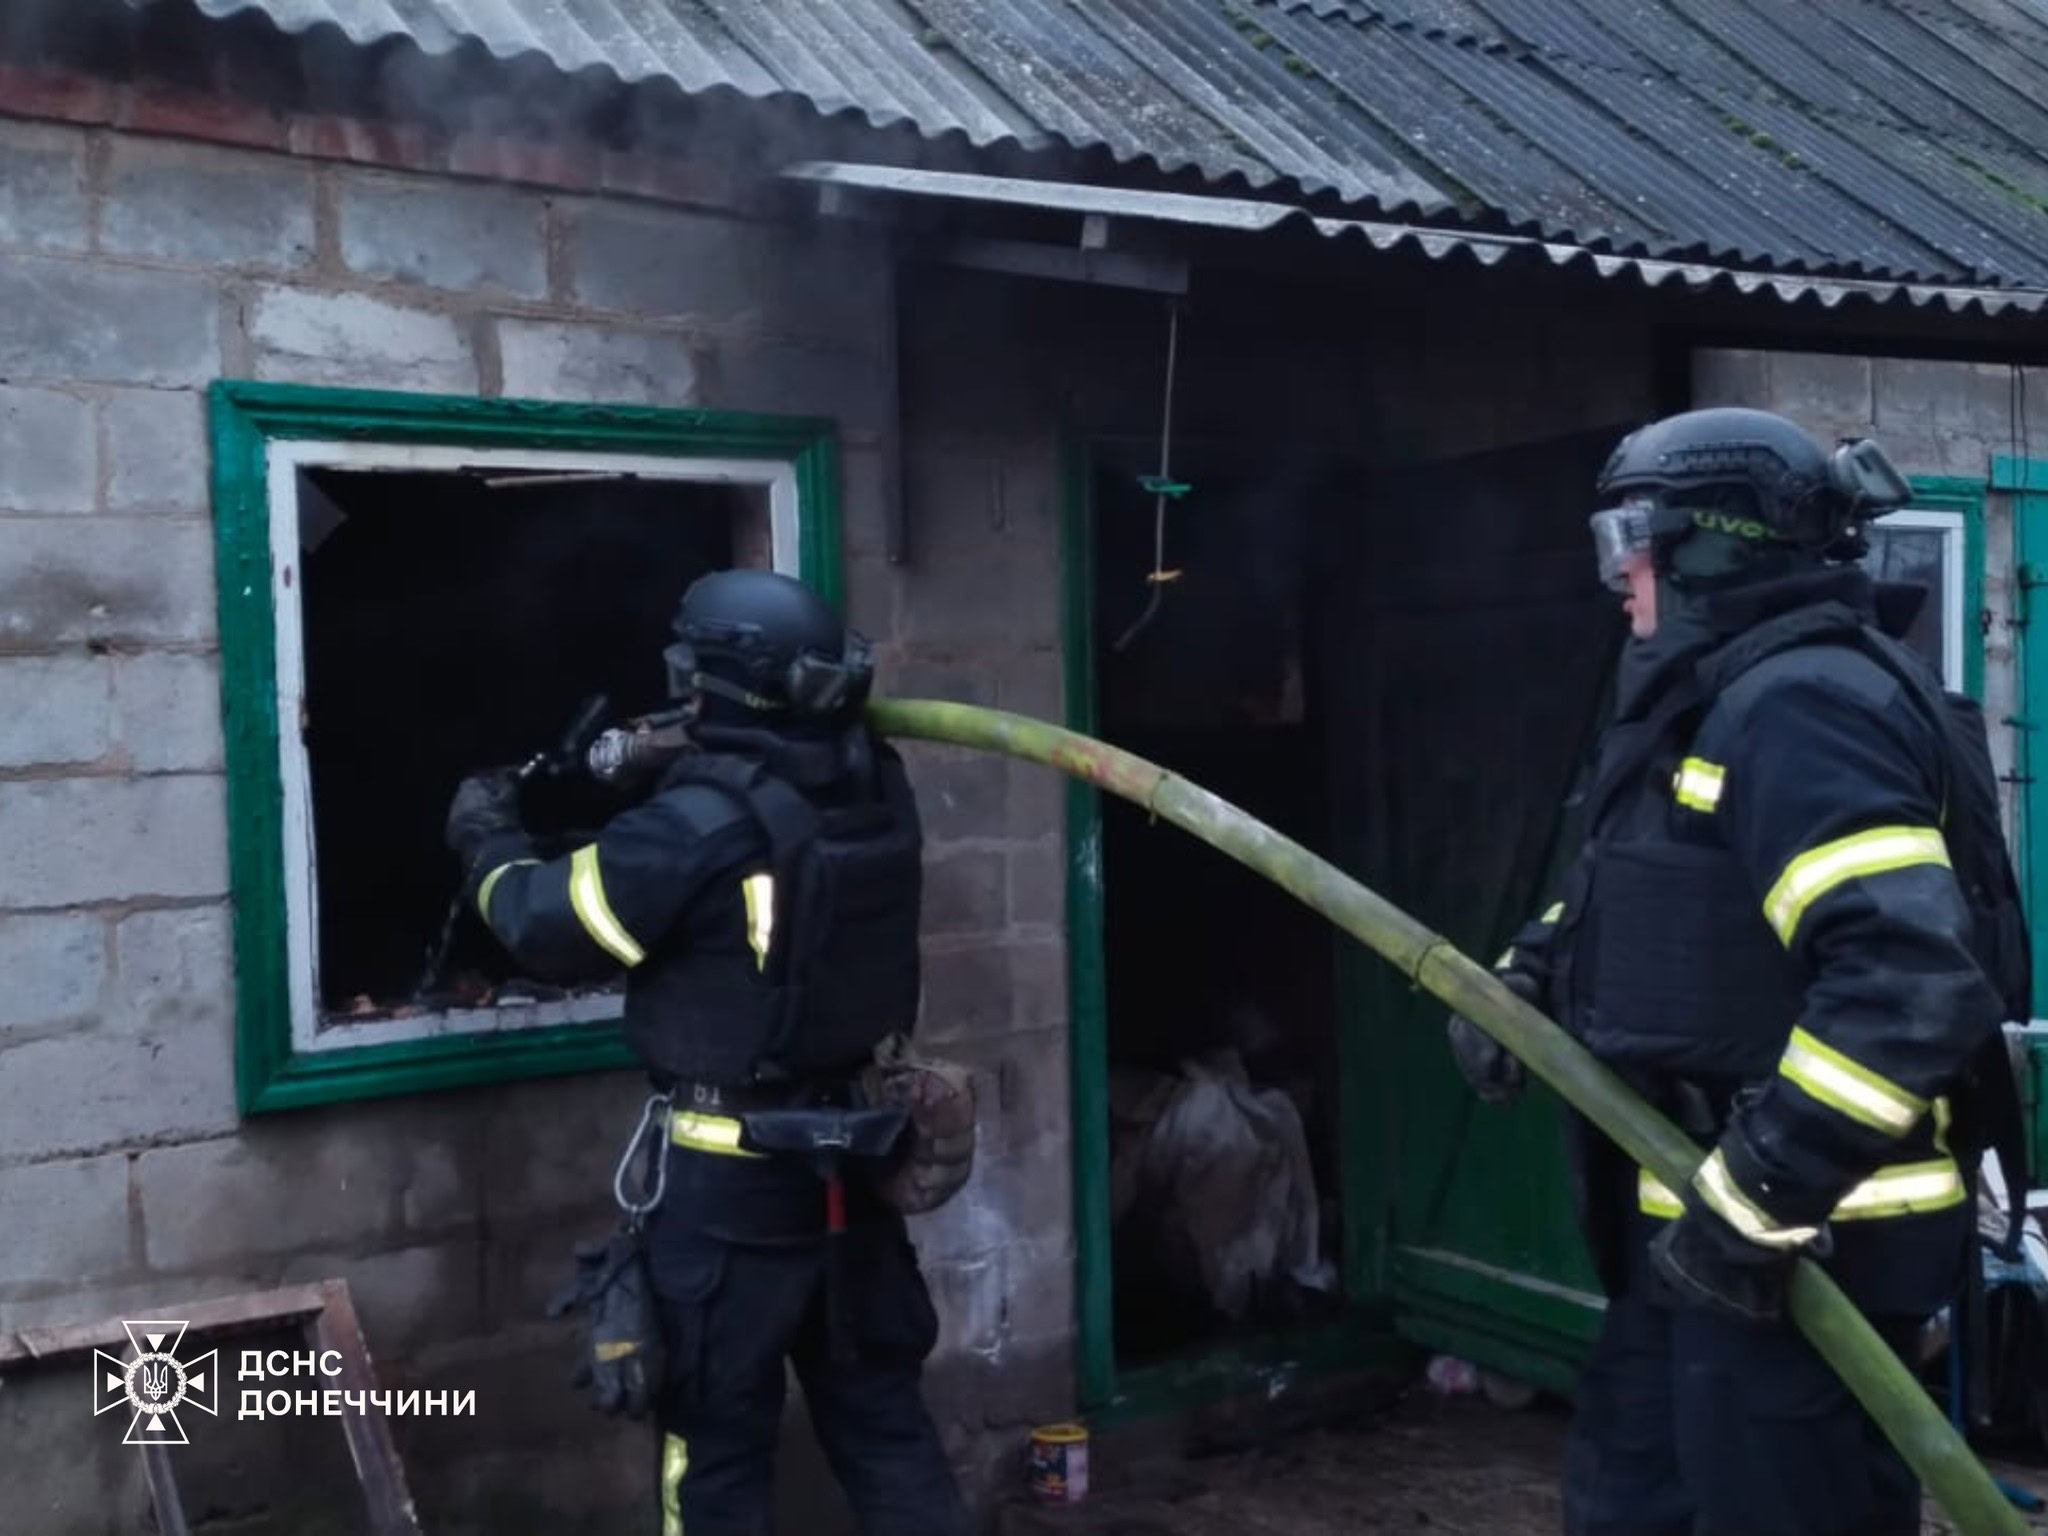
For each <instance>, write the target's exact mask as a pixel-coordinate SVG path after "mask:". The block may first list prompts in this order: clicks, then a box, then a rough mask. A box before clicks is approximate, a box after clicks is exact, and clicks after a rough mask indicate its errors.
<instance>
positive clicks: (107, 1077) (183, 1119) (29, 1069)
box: [0, 1019, 235, 1157]
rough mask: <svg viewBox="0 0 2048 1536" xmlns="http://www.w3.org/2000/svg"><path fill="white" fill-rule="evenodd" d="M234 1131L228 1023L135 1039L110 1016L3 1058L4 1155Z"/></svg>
mask: <svg viewBox="0 0 2048 1536" xmlns="http://www.w3.org/2000/svg"><path fill="white" fill-rule="evenodd" d="M234 1126H235V1093H234V1040H233V1038H232V1036H231V1034H230V1031H229V1030H228V1028H227V1025H226V1022H225V1020H224V1019H222V1020H217V1021H216V1022H215V1023H214V1024H213V1026H212V1027H210V1028H205V1029H193V1030H187V1031H182V1032H179V1033H177V1034H164V1035H140V1034H131V1033H129V1032H127V1031H126V1030H125V1029H123V1028H121V1027H119V1025H118V1024H117V1023H116V1021H114V1020H112V1019H108V1020H104V1021H102V1022H101V1023H99V1024H96V1025H93V1026H91V1027H88V1028H86V1029H83V1030H80V1031H77V1032H74V1033H70V1034H65V1035H59V1036H50V1037H45V1038H40V1039H30V1040H28V1041H26V1042H25V1043H23V1044H21V1045H17V1046H15V1047H14V1048H13V1049H11V1050H9V1051H7V1052H6V1053H5V1054H4V1055H0V1157H40V1156H47V1155H50V1154H52V1153H62V1154H67V1155H68V1154H74V1153H78V1152H83V1151H86V1150H88V1149H94V1148H100V1147H106V1146H110V1145H120V1144H128V1145H133V1144H136V1143H140V1142H145V1141H161V1140H165V1139H169V1138H173V1137H183V1136H209V1135H219V1134H221V1133H222V1132H226V1131H231V1130H233V1129H234Z"/></svg>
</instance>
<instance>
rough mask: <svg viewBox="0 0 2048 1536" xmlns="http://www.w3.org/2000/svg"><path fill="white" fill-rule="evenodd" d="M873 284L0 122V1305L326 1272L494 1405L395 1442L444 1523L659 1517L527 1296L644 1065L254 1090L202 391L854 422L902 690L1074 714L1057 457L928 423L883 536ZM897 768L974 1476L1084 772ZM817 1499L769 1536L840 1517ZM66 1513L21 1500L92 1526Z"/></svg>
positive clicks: (1038, 1226) (199, 154)
mask: <svg viewBox="0 0 2048 1536" xmlns="http://www.w3.org/2000/svg"><path fill="white" fill-rule="evenodd" d="M316 126H317V125H316ZM333 126H334V125H331V124H330V125H328V127H329V128H330V129H332V128H333ZM302 139H303V141H304V142H306V143H308V144H311V145H315V146H325V145H330V144H331V145H333V146H335V147H336V148H337V152H340V153H351V154H353V153H360V152H363V150H364V146H365V144H366V143H368V142H369V141H368V140H367V139H366V138H365V136H363V135H359V134H357V135H350V134H340V133H336V132H331V131H330V132H325V133H318V134H310V135H300V134H298V132H297V130H296V129H295V130H294V141H295V142H298V141H301V140H302ZM393 142H396V141H393ZM888 281H889V276H888V266H887V262H886V260H885V259H884V256H883V253H882V252H881V251H880V250H879V249H877V248H876V247H875V246H873V245H872V244H869V243H866V242H864V241H863V240H861V239H859V238H857V237H854V236H850V235H847V234H846V233H844V232H843V231H833V230H830V229H817V230H806V231H804V232H802V233H800V234H795V235H792V234H788V233H785V232H783V231H781V230H778V229H777V228H774V227H770V226H766V225H761V224H749V223H743V222H740V221H738V220H735V219H732V218H728V217H723V216H720V215H717V214H714V213H709V212H704V211H692V210H686V209H683V208H679V207H670V206H660V205H657V204H655V203H652V202H631V201H628V200H625V199H622V198H616V197H598V196H589V195H580V194H575V193H570V192H549V191H547V190H544V189H536V188H528V187H515V186H508V185H486V184H482V183H459V182H455V181H452V180H449V179H447V178H445V177H438V176H431V175H424V174H412V173H406V172H403V171H387V170H381V169H375V168H367V167H364V166H360V165H354V164H347V163H338V162H330V161H316V160H311V159H301V158H295V157H292V156H289V155H286V154H282V153H274V152H259V151H254V150H247V149H238V148H230V147H224V146H221V145H217V144H211V143H200V142H191V141H186V140H182V139H168V138H143V137H136V136H131V135H128V134H124V133H121V132H116V131H112V130H111V129H107V128H104V127H96V126H92V125H90V124H83V125H82V124H73V123H40V122H24V121H12V120H5V119H0V849H4V850H5V853H4V857H0V978H4V984H0V1219H4V1221H5V1223H6V1230H7V1240H6V1241H5V1242H4V1243H0V1330H12V1329H15V1328H20V1327H24V1326H31V1325H36V1324H43V1323H52V1322H60V1321H72V1320H79V1319H86V1318H92V1317H100V1316H106V1315H110V1314H119V1315H128V1316H134V1315H138V1313H139V1312H145V1311H156V1312H158V1313H159V1314H160V1313H161V1311H162V1310H163V1309H166V1308H169V1307H172V1306H174V1304H176V1303H178V1302H180V1301H184V1300H188V1299H196V1298H201V1297H205V1296H209V1295H216V1294H220V1293H223V1292H228V1291H233V1290H239V1289H243V1288H246V1287H251V1286H265V1285H272V1284H277V1283H280V1282H285V1281H292V1280H299V1279H305V1278H311V1277H316V1276H323V1275H332V1274H339V1275H342V1276H345V1277H346V1278H347V1279H348V1280H349V1282H350V1283H351V1285H352V1287H353V1288H354V1290H355V1292H356V1295H357V1299H358V1304H359V1307H360V1309H361V1312H362V1315H363V1319H364V1322H365V1326H366V1329H367V1332H368V1336H369V1341H370V1344H371V1346H372V1348H373V1350H374V1351H375V1353H376V1356H377V1359H378V1362H379V1365H380V1367H381V1369H382V1371H383V1373H384V1375H385V1377H386V1378H387V1380H388V1381H389V1382H390V1383H391V1384H393V1385H399V1386H407V1387H411V1386H422V1387H443V1386H445V1387H452V1388H455V1389H458V1390H474V1391H475V1392H476V1394H477V1413H478V1416H477V1418H475V1419H474V1420H427V1419H419V1420H412V1421H406V1422H403V1423H402V1424H401V1425H400V1429H401V1435H402V1443H403V1447H404V1449H405V1450H406V1451H407V1453H408V1455H409V1460H410V1470H411V1476H412V1478H413V1482H414V1486H415V1488H416V1489H417V1490H418V1491H419V1493H420V1495H421V1497H422V1504H423V1513H424V1514H425V1515H426V1516H427V1518H428V1520H429V1524H430V1528H432V1529H434V1530H436V1531H441V1532H449V1533H454V1532H460V1531H467V1530H479V1531H480V1530H484V1529H489V1530H491V1531H493V1532H504V1531H518V1530H527V1529H533V1530H539V1529H548V1530H556V1529H561V1528H563V1526H564V1524H565V1523H566V1524H568V1525H569V1526H571V1527H572V1528H579V1529H596V1528H604V1529H612V1530H621V1531H624V1530H630V1529H636V1528H640V1526H639V1525H637V1524H636V1523H635V1522H636V1521H646V1522H649V1524H648V1525H647V1527H646V1528H648V1529H652V1524H651V1522H652V1520H653V1514H652V1505H651V1502H650V1500H649V1498H648V1483H647V1473H648V1470H649V1469H648V1465H647V1463H646V1460H645V1455H644V1450H645V1446H646V1439H645V1435H646V1431H644V1430H632V1429H625V1428H620V1427H617V1426H613V1425H610V1424H608V1423H605V1422H603V1421H599V1420H597V1419H596V1418H595V1416H593V1415H591V1414H589V1413H588V1412H587V1411H586V1410H585V1409H584V1407H583V1405H582V1402H581V1400H580V1399H579V1398H578V1397H576V1396H574V1395H573V1394H572V1393H571V1392H570V1390H569V1389H568V1387H567V1386H566V1384H565V1383H566V1375H567V1372H568V1370H569V1368H570V1364H571V1360H572V1356H571V1352H570V1346H569V1342H568V1340H569V1335H568V1333H567V1331H566V1330H565V1329H564V1328H562V1327H560V1326H558V1325H552V1324H548V1323H546V1322H544V1321H543V1320H542V1319H541V1308H542V1305H543V1302H544V1299H545V1297H546V1295H547V1294H548V1292H549V1291H550V1290H551V1289H552V1288H553V1287H554V1286H555V1285H556V1284H557V1283H558V1282H559V1281H560V1280H561V1279H562V1278H563V1276H564V1274H565V1265H566V1255H567V1250H568V1248H569V1245H570V1243H571V1241H572V1240H573V1239H574V1238H575V1237H577V1236H579V1235H584V1234H587V1233H590V1232H593V1231H597V1230H601V1229H602V1228H603V1227H604V1226H605V1225H606V1224H607V1223H608V1222H609V1220H610V1219H611V1215H612V1212H611V1208H610V1197H609V1188H610V1179H611V1172H612V1164H613V1161H614V1159H615V1157H616V1155H617V1151H618V1148H619V1145H620V1141H621V1138H622V1137H623V1136H624V1135H625V1134H626V1132H627V1130H628V1129H629V1127H630V1125H631V1123H632V1119H633V1117H634V1115H635V1113H636V1111H637V1109H638V1104H639V1097H640V1091H641V1090H640V1086H639V1084H638V1082H637V1080H636V1079H635V1077H634V1076H633V1075H632V1074H614V1075H610V1076H605V1077H599V1078H578V1079H568V1080H560V1081H548V1082H536V1083H527V1084H521V1085H518V1086H513V1087H505V1088H491V1089H483V1090H477V1091H472V1092H460V1093H446V1094H437V1095H433V1096H430V1097H424V1098H411V1099H405V1100H393V1101H383V1102H367V1103H355V1104H348V1105H342V1106H338V1107H334V1108H329V1109H322V1110H316V1111H308V1112H295V1113H290V1114H284V1115H273V1116H264V1117H258V1118H256V1119H253V1120H250V1121H248V1122H246V1123H244V1122H241V1121H239V1120H238V1117H237V1113H236V1109H235V1105H234V1100H233V1092H232V1060H233V1055H232V1050H233V1041H232V1029H233V1025H232V1013H233V994H232V955H231V949H232V946H231V941H230V909H229V891H228V876H227V860H226V848H225V826H224V819H225V800H224V780H223V776H222V732H221V722H220V701H219V696H218V691H217V689H218V657H217V637H216V629H215V614H214V588H213V582H214V577H213V563H212V545H211V539H212V529H211V525H210V521H209V519H210V511H209V506H208V490H207V465H208V454H207V445H206V438H205V434H204V428H203V410H202V391H203V390H204V388H205V386H206V385H207V383H208V382H209V381H210V380H212V379H214V378H216V377H220V376H239V377H252V378H258V379H269V380H291V381H298V382H307V383H317V384H338V385H354V386H365V387H375V388H391V389H405V390H421V391H446V392H456V393H469V392H480V393H482V394H486V395H513V396H529V397H534V398H543V399H566V400H598V401H612V402H649V403H659V404H676V405H697V406H706V407H717V408H728V407H729V408H736V409H747V410H767V411H787V412H800V413H824V414H829V415H832V416H834V417H836V418H837V419H838V421H839V423H840V425H841V428H842V434H843V435H842V447H843V453H844V495H845V509H846V548H845V556H846V569H847V576H848V584H849V590H850V603H851V611H852V617H853V620H854V622H855V623H857V624H858V625H860V626H861V627H862V628H863V629H865V630H866V631H867V632H868V633H869V634H870V635H872V636H873V637H874V638H875V639H876V640H877V641H878V642H879V643H880V645H881V652H882V657H883V662H884V667H885V671H884V675H883V685H884V686H885V687H886V688H889V689H892V690H894V691H897V692H910V693H938V694H942V695H945V696H949V697H958V698H972V699H978V700H981V701H984V702H990V703H997V704H1001V705H1005V706H1007V707H1011V708H1016V709H1021V710H1025V711H1027V712H1030V713H1034V714H1040V715H1049V716H1057V714H1058V713H1059V708H1060V696H1059V689H1058V670H1057V668H1058V657H1057V650H1056V641H1057V631H1056V623H1057V594H1058V584H1057V580H1056V567H1057V551H1056V545H1055V541H1054V526H1055V525H1054V522H1053V505H1054V495H1053V489H1054V486H1053V479H1052V464H1053V458H1052V455H1051V452H1050V444H1049V442H1046V441H1042V440H1034V439H1031V438H1029V437H1026V438H1024V439H1022V440H1009V441H1003V442H992V441H987V440H974V439H971V438H969V437H964V436H961V435H958V434H952V435H946V434H943V433H940V434H935V435H931V436H929V437H914V438H913V440H912V441H911V442H910V443H909V444H908V445H907V449H906V459H905V479H906V483H907V484H908V485H909V487H910V488H911V493H912V494H913V495H914V496H915V497H916V498H917V499H918V501H919V503H920V504H921V505H922V506H924V507H925V508H927V509H929V510H928V511H927V513H926V515H924V516H923V517H922V518H921V519H920V522H919V527H918V547H917V549H916V552H915V554H916V558H915V560H914V562H913V563H912V564H911V565H909V566H907V567H899V566H892V565H890V564H889V562H888V561H887V559H886V558H885V554H884V549H885V532H884V529H885V515H884V514H885V508H884V504H883V494H884V493H883V489H882V487H883V482H884V474H883V467H884V458H883V455H884V449H885V447H886V446H887V445H888V442H889V434H890V433H891V432H892V431H893V430H894V426H893V420H894V418H893V413H892V411H891V409H890V407H889V404H888V396H887V394H886V392H885V390H884V387H883V386H884V383H885V381H886V378H887V370H886V368H885V361H886V356H887V353H886V346H887V343H888V339H889V338H888V335H887V332H886V330H885V328H884V327H885V325H886V323H887V316H888V314H889V309H888V306H887V305H886V304H884V303H881V302H879V301H880V300H881V299H882V298H883V297H884V295H885V293H886V284H887V283H888ZM965 340H970V338H963V341H965ZM970 353H971V348H970ZM909 755H910V756H911V759H912V764H913V770H914V773H915V776H916V781H917V784H918V787H919V789H920V792H921V794H922V797H923V803H924V808H925V812H926V815H927V818H928V828H929V834H930V838H931V877H930V896H929V899H928V903H927V912H926V917H927V928H928V931H929V935H930V951H929V971H928V1007H927V1013H928V1017H929V1020H930V1025H931V1030H930V1038H931V1039H932V1040H933V1041H934V1042H935V1043H936V1044H939V1045H941V1046H942V1047H943V1048H944V1049H945V1050H947V1051H948V1052H949V1053H952V1054H955V1055H958V1056H961V1057H963V1058H965V1059H967V1060H969V1061H972V1062H973V1063H974V1064H975V1065H976V1066H977V1068H978V1069H980V1073H981V1083H982V1088H983V1102H984V1105H985V1112H984V1117H983V1124H982V1131H981V1140H980V1166H979V1171H978V1172H977V1174H976V1178H975V1182H974V1183H973V1184H972V1185H971V1186H970V1187H969V1189H968V1191H967V1193H966V1194H965V1195H964V1196H963V1197H962V1198H961V1199H960V1200H958V1201H957V1202H955V1204H954V1205H953V1206H952V1207H951V1208H949V1209H948V1210H947V1211H945V1212H942V1213H940V1214H938V1215H936V1216H934V1217H931V1218H929V1219H926V1220H924V1221H922V1222H921V1223H919V1228H918V1232H917V1236H918V1240H919V1243H920V1246H921V1247H922V1249H923V1251H924V1254H925V1257H926V1259H927V1262H928V1265H929V1272H930V1276H931V1280H932V1285H933V1290H934V1292H935V1297H936V1300H937V1303H938V1307H939V1311H940V1315H941V1317H942V1319H943V1329H944V1337H943V1340H942V1343H941V1350H940V1358H939V1361H938V1363H937V1368H936V1369H935V1372H934V1377H933V1382H932V1392H931V1396H932V1399H933V1402H934V1406H935V1409H936V1410H937V1411H938V1413H939V1415H940V1417H941V1419H942V1421H943V1423H944V1424H945V1427H946V1432H947V1435H948V1440H949V1443H950V1444H951V1445H952V1447H953V1448H954V1450H955V1451H956V1453H957V1455H958V1458H959V1461H960V1464H961V1466H962V1468H963V1471H964V1472H965V1473H966V1474H967V1475H968V1477H969V1478H970V1480H971V1481H972V1482H974V1483H975V1485H976V1486H977V1487H985V1486H987V1483H988V1479H990V1478H996V1479H999V1480H1004V1481H1008V1480H1011V1479H1013V1478H1014V1477H1015V1475H1016V1470H1015V1466H1014V1453H1015V1449H1016V1447H1017V1445H1018V1443H1019V1441H1020V1439H1021V1432H1022V1427H1023V1426H1024V1425H1026V1424H1027V1423H1029V1422H1031V1421H1034V1420H1037V1419H1042V1418H1044V1417H1046V1416H1048V1415H1052V1414H1057V1413H1061V1412H1064V1411H1065V1410H1066V1409H1067V1408H1068V1406H1069V1400H1068V1396H1067V1394H1068V1373H1067V1367H1066V1356H1067V1352H1068V1347H1069V1346H1068V1340H1069V1337H1070V1333H1071V1315H1070V1314H1071V1279H1070V1276H1071V1254H1072V1246H1071V1231H1070V1220H1069V1214H1068V1209H1067V1203H1066V1202H1067V1182H1068V1181H1067V1152H1066V1147H1067V1122H1066V1104H1067V1100H1066V1089H1065V1050H1064V1044H1065V1034H1064V1028H1065V985H1064V952H1063V945H1062V939H1061V934H1062V927H1061V924H1062V912H1061V869H1062V863H1061V849H1060V820H1059V815H1058V810H1059V804H1060V799H1059V795H1060V791H1059V788H1058V785H1057V782H1056V781H1055V779H1054V777H1053V775H1051V774H1050V773H1047V772H1044V771H1041V770H1030V769H1026V768H1023V767H1020V766H1014V765H1011V764H1008V763H1005V762H1002V761H998V760H995V759H989V758H975V757H970V756H966V755H963V754H956V753H948V752H942V751H936V750H929V749H924V750H917V749H913V750H912V751H911V752H910V754H909ZM1025 1366H1028V1367H1030V1368H1029V1369H1028V1370H1027V1369H1023V1367H1025ZM1012 1367H1018V1369H1012ZM998 1388H1003V1389H1004V1390H998ZM62 1428H63V1431H64V1432H65V1433H70V1430H71V1427H70V1426H63V1427H62ZM207 1428H208V1431H209V1432H211V1433H217V1434H219V1435H220V1436H222V1437H226V1436H230V1435H232V1434H234V1433H235V1426H234V1425H233V1423H232V1421H231V1420H227V1419H224V1420H223V1421H222V1422H221V1423H220V1424H219V1425H213V1424H209V1425H208V1426H207ZM57 1429H58V1427H57V1426H51V1432H52V1433H56V1432H57ZM20 1433H22V1434H25V1435H29V1436H31V1437H32V1435H33V1433H34V1429H33V1425H29V1426H28V1427H27V1428H25V1429H23V1430H22V1431H20ZM799 1449H801V1447H799ZM33 1450H34V1447H33V1445H32V1444H29V1443H28V1442H27V1441H25V1440H24V1441H19V1442H18V1443H15V1444H14V1445H13V1446H12V1448H11V1450H10V1456H16V1455H22V1454H33ZM134 1470H135V1471H136V1472H137V1473H139V1467H137V1468H135V1469H134ZM811 1472H812V1473H813V1474H814V1473H815V1465H813V1466H812V1468H811ZM796 1481H798V1482H801V1483H804V1484H805V1485H806V1488H800V1489H795V1490H793V1492H794V1493H796V1494H798V1495H800V1497H799V1498H797V1499H795V1500H793V1501H792V1506H791V1507H792V1510H793V1513H792V1514H791V1515H790V1516H789V1517H788V1518H787V1519H786V1522H785V1523H786V1524H787V1525H789V1526H790V1528H793V1529H804V1530H807V1531H814V1530H826V1529H830V1528H831V1523H830V1510H831V1508H832V1498H831V1496H830V1495H824V1496H822V1498H821V1497H820V1496H818V1494H817V1490H816V1489H815V1487H810V1486H809V1485H810V1484H811V1483H812V1481H813V1478H812V1476H811V1475H806V1476H803V1477H800V1478H798V1479H796ZM807 1490H808V1491H807ZM76 1507H77V1509H78V1511H79V1513H78V1515H77V1519H76V1521H75V1522H74V1521H71V1520H70V1517H68V1516H60V1515H58V1514H56V1513H48V1514H45V1515H40V1516H38V1517H37V1518H38V1519H41V1520H42V1522H43V1523H42V1524H40V1525H33V1526H23V1525H20V1524H18V1523H16V1521H15V1519H14V1517H10V1529H16V1530H20V1531H22V1532H23V1536H45V1533H48V1536H59V1533H68V1532H69V1531H72V1530H88V1529H90V1530H99V1529H101V1526H100V1525H99V1524H98V1523H95V1522H97V1521H98V1520H99V1518H100V1515H99V1512H98V1511H97V1510H96V1509H95V1508H94V1506H93V1505H92V1504H91V1503H90V1502H85V1503H81V1504H79V1505H77V1506H76ZM17 1513H19V1511H18V1512H17ZM606 1521H611V1522H614V1523H609V1524H605V1523H603V1522H606Z"/></svg>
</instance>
